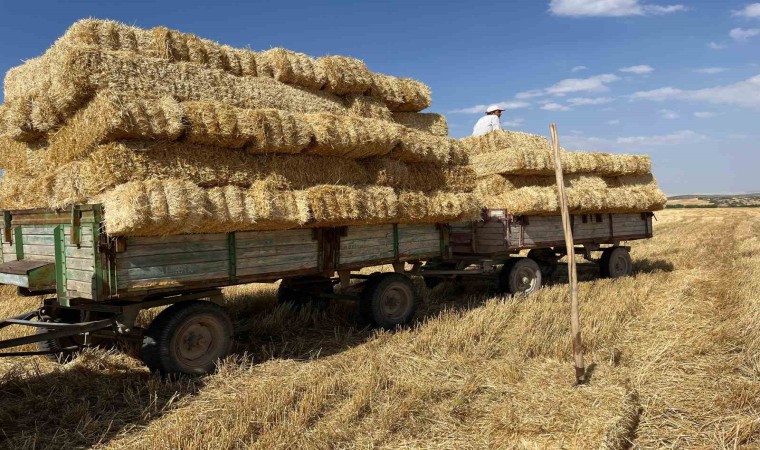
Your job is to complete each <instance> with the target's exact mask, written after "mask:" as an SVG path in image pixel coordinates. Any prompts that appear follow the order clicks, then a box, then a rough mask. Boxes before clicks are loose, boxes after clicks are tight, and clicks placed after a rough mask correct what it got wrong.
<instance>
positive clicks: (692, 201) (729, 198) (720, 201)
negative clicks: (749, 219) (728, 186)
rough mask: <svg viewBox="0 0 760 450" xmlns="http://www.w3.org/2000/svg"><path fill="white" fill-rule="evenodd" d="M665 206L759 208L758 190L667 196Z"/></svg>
mask: <svg viewBox="0 0 760 450" xmlns="http://www.w3.org/2000/svg"><path fill="white" fill-rule="evenodd" d="M666 207H667V208H760V192H756V193H750V194H727V195H714V194H691V195H674V196H672V197H668V204H667V205H666Z"/></svg>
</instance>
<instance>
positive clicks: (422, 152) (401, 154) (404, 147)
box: [391, 128, 464, 164]
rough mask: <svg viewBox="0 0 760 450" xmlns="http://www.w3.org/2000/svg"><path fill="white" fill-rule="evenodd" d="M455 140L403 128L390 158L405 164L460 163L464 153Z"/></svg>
mask: <svg viewBox="0 0 760 450" xmlns="http://www.w3.org/2000/svg"><path fill="white" fill-rule="evenodd" d="M460 149H461V146H460V144H459V143H458V142H457V141H456V139H451V138H448V137H444V136H435V135H433V134H429V133H423V132H421V131H416V130H412V129H410V128H403V131H402V133H401V143H400V145H399V146H398V147H396V148H395V149H394V150H393V152H392V153H391V157H392V158H396V159H399V160H401V161H405V162H434V163H437V164H448V163H455V164H456V163H461V159H462V157H463V155H464V152H462V151H460Z"/></svg>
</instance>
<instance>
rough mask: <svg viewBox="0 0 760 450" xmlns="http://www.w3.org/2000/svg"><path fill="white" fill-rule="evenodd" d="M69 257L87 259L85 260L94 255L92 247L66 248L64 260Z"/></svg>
mask: <svg viewBox="0 0 760 450" xmlns="http://www.w3.org/2000/svg"><path fill="white" fill-rule="evenodd" d="M69 257H72V258H80V259H87V258H93V257H94V253H93V249H92V247H82V248H76V247H66V259H68V258H69Z"/></svg>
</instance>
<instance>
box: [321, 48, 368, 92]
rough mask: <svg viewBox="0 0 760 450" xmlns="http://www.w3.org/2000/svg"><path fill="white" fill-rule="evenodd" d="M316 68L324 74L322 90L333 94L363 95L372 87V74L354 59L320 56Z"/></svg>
mask: <svg viewBox="0 0 760 450" xmlns="http://www.w3.org/2000/svg"><path fill="white" fill-rule="evenodd" d="M317 66H318V67H320V68H321V70H322V72H324V74H325V81H326V83H325V86H324V89H326V90H328V91H330V92H333V93H335V94H338V95H346V94H364V93H366V92H367V91H369V89H370V88H371V87H372V72H370V70H369V69H368V68H367V66H366V65H365V64H364V62H363V61H361V60H358V59H356V58H349V57H347V56H322V57H320V58H317Z"/></svg>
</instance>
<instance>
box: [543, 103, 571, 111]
mask: <svg viewBox="0 0 760 450" xmlns="http://www.w3.org/2000/svg"><path fill="white" fill-rule="evenodd" d="M541 109H543V110H545V111H570V108H568V107H567V106H565V105H560V104H559V103H547V104H545V105H544V106H542V107H541Z"/></svg>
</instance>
